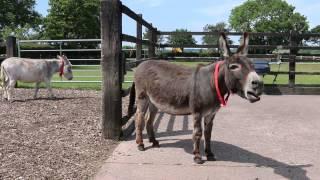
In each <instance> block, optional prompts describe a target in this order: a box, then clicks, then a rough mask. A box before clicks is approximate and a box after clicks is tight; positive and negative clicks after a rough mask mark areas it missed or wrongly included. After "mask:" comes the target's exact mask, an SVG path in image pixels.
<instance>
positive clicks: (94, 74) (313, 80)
mask: <svg viewBox="0 0 320 180" xmlns="http://www.w3.org/2000/svg"><path fill="white" fill-rule="evenodd" d="M174 63H175V64H180V65H185V66H188V67H196V66H197V65H198V64H199V63H198V62H174ZM201 64H208V63H207V62H201ZM288 69H289V64H288V63H282V64H281V65H280V69H279V65H277V64H272V65H271V71H274V72H278V71H286V72H287V71H288ZM296 70H297V72H320V63H309V64H297V65H296ZM73 76H74V78H73V80H72V81H67V80H65V79H63V78H62V80H61V79H60V77H59V76H58V75H57V74H56V75H54V77H53V81H54V82H53V83H52V86H53V88H68V89H70V88H71V89H95V90H100V89H101V83H100V81H101V80H102V77H101V70H100V66H74V67H73ZM274 77H275V76H274V75H266V76H264V77H263V80H264V83H265V84H273V83H274V84H288V75H279V76H278V77H277V80H276V81H275V82H273V80H274ZM132 80H133V72H132V71H128V72H127V74H126V76H125V81H132ZM79 81H85V82H79ZM296 84H320V77H319V76H318V75H296ZM130 85H131V83H130V82H124V83H123V84H122V86H123V88H128V87H129V86H130ZM18 87H34V84H29V83H22V82H19V83H18ZM41 87H44V84H42V85H41Z"/></svg>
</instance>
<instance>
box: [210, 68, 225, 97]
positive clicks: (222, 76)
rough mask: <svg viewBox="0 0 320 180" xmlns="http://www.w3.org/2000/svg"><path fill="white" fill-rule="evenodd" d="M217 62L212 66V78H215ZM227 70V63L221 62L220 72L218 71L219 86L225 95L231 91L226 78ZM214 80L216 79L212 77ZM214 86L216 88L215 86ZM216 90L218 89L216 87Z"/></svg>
mask: <svg viewBox="0 0 320 180" xmlns="http://www.w3.org/2000/svg"><path fill="white" fill-rule="evenodd" d="M216 64H217V63H213V64H212V65H211V66H212V67H210V68H211V70H212V71H211V72H212V73H213V74H212V76H211V78H214V73H215V72H214V71H215V66H216ZM226 71H227V67H226V65H225V62H223V63H221V64H220V67H219V73H218V87H219V90H220V93H221V95H222V96H223V97H224V95H225V94H227V93H228V92H229V89H228V86H227V84H226V78H225V75H226ZM212 81H214V79H212ZM213 88H215V87H214V86H213ZM215 91H216V89H215Z"/></svg>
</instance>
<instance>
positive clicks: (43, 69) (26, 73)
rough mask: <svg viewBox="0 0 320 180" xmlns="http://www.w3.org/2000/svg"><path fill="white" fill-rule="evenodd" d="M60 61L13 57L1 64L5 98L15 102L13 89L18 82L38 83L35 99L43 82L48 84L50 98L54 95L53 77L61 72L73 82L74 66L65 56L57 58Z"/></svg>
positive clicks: (0, 78)
mask: <svg viewBox="0 0 320 180" xmlns="http://www.w3.org/2000/svg"><path fill="white" fill-rule="evenodd" d="M57 58H58V59H27V58H18V57H11V58H8V59H6V60H4V61H3V62H2V63H1V74H0V81H1V82H2V83H1V84H2V87H3V91H4V92H3V98H4V99H7V100H8V101H13V99H12V96H13V89H14V86H15V84H16V82H17V81H22V82H29V83H36V85H35V92H34V98H37V94H38V91H39V85H40V83H41V82H45V83H46V87H47V89H48V93H49V97H50V98H53V97H54V95H53V93H52V89H51V79H52V76H53V75H54V74H55V73H57V72H59V75H60V77H62V75H63V76H64V77H65V78H66V79H68V80H72V78H73V75H72V69H71V67H72V64H71V63H70V61H69V60H68V58H67V57H66V56H64V55H62V56H57Z"/></svg>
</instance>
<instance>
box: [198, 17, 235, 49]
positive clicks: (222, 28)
mask: <svg viewBox="0 0 320 180" xmlns="http://www.w3.org/2000/svg"><path fill="white" fill-rule="evenodd" d="M203 31H204V32H228V31H230V29H229V28H228V25H227V24H226V23H225V22H218V23H217V24H214V25H213V24H207V25H206V26H205V27H204V28H203ZM218 41H219V35H204V36H203V37H202V43H203V44H218ZM229 41H230V40H229ZM229 44H230V42H229Z"/></svg>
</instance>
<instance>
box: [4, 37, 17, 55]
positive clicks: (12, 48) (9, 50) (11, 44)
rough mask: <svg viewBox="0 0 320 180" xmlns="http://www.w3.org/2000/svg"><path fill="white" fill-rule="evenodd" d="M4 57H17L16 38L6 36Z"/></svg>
mask: <svg viewBox="0 0 320 180" xmlns="http://www.w3.org/2000/svg"><path fill="white" fill-rule="evenodd" d="M6 57H7V58H9V57H17V38H16V37H14V36H8V38H7V41H6Z"/></svg>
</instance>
